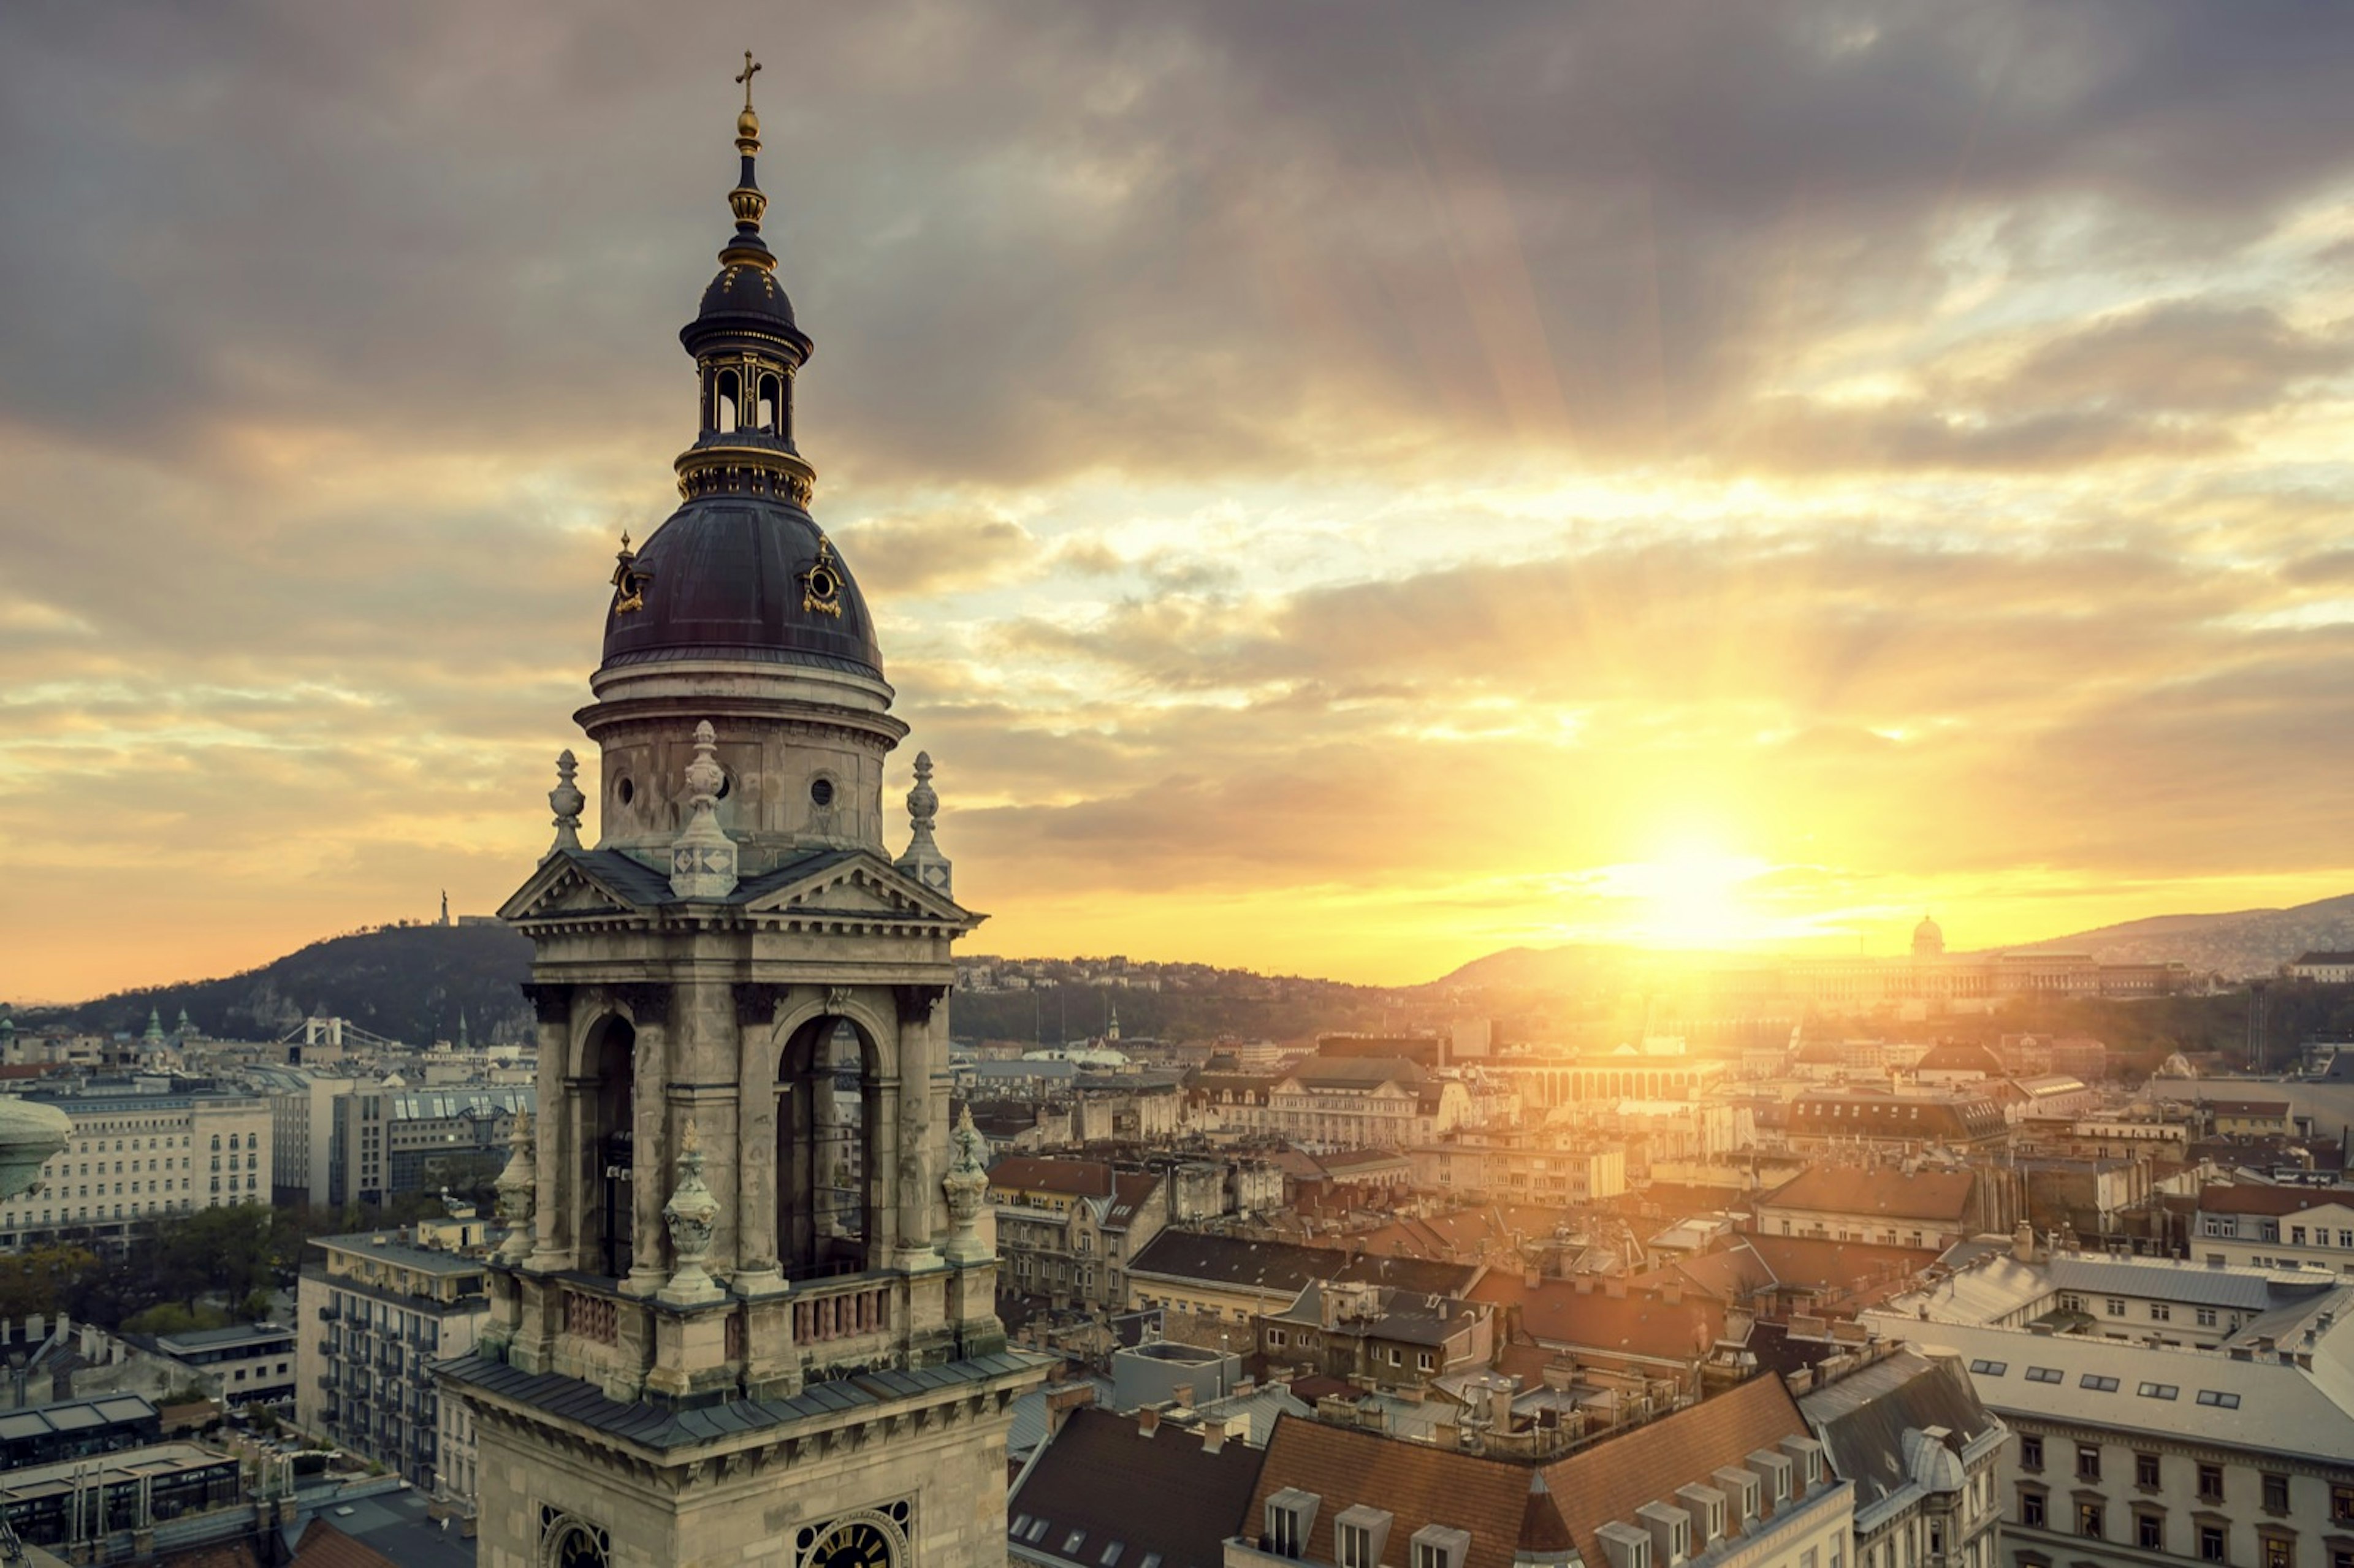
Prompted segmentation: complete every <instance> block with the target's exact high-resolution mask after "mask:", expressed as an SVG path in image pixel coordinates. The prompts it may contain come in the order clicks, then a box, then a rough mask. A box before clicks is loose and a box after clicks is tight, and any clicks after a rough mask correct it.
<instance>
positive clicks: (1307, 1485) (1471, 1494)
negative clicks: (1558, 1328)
mask: <svg viewBox="0 0 2354 1568" xmlns="http://www.w3.org/2000/svg"><path fill="white" fill-rule="evenodd" d="M1804 1436H1809V1434H1808V1429H1807V1424H1806V1420H1805V1418H1804V1417H1803V1416H1801V1415H1800V1414H1799V1412H1798V1407H1797V1402H1796V1401H1794V1400H1793V1399H1792V1398H1791V1397H1790V1393H1789V1390H1788V1389H1787V1387H1786V1386H1784V1384H1783V1382H1782V1380H1781V1379H1780V1378H1778V1377H1757V1378H1752V1379H1750V1380H1749V1381H1748V1382H1747V1383H1742V1384H1740V1385H1739V1386H1738V1387H1735V1388H1733V1389H1729V1390H1727V1391H1726V1392H1725V1393H1721V1394H1718V1395H1717V1396H1716V1397H1715V1398H1713V1399H1708V1400H1703V1401H1702V1402H1701V1403H1700V1404H1696V1405H1692V1406H1691V1407H1689V1408H1687V1409H1684V1410H1681V1411H1678V1412H1676V1413H1675V1414H1671V1415H1664V1416H1661V1417H1660V1418H1659V1419H1658V1420H1656V1421H1653V1422H1650V1423H1649V1424H1648V1425H1641V1426H1637V1427H1633V1428H1630V1429H1629V1430H1628V1431H1626V1432H1623V1433H1620V1434H1617V1435H1616V1436H1610V1437H1606V1438H1603V1439H1601V1440H1600V1441H1597V1442H1595V1443H1592V1444H1589V1445H1587V1446H1585V1447H1583V1448H1580V1449H1579V1450H1577V1451H1576V1452H1575V1453H1574V1454H1571V1455H1570V1456H1568V1457H1566V1458H1562V1459H1556V1460H1554V1461H1553V1462H1552V1463H1551V1464H1548V1465H1542V1466H1540V1465H1532V1464H1526V1463H1521V1462H1515V1461H1512V1460H1507V1459H1493V1458H1489V1457H1484V1456H1481V1455H1476V1454H1467V1453H1462V1452H1458V1451H1457V1450H1454V1449H1448V1448H1438V1447H1434V1446H1429V1445H1427V1444H1422V1443H1409V1442H1404V1441H1401V1440H1399V1439H1396V1438H1392V1437H1385V1436H1381V1435H1380V1434H1378V1433H1373V1432H1367V1431H1363V1430H1360V1429H1356V1428H1351V1427H1343V1426H1331V1425H1324V1424H1323V1423H1320V1422H1317V1421H1310V1420H1303V1419H1301V1418H1299V1417H1298V1416H1292V1415H1287V1416H1284V1417H1282V1418H1281V1419H1279V1420H1278V1422H1277V1423H1276V1426H1275V1431H1274V1433H1273V1435H1272V1436H1270V1437H1269V1438H1268V1440H1267V1462H1266V1463H1265V1464H1264V1465H1263V1466H1262V1467H1260V1470H1259V1477H1258V1484H1257V1488H1256V1489H1254V1490H1253V1492H1252V1495H1251V1500H1250V1509H1249V1511H1248V1512H1247V1514H1246V1516H1245V1518H1244V1520H1243V1521H1242V1526H1241V1533H1242V1534H1243V1535H1244V1536H1246V1537H1247V1538H1254V1539H1255V1538H1257V1536H1258V1535H1259V1534H1260V1533H1261V1532H1262V1531H1264V1530H1265V1528H1266V1523H1265V1521H1266V1510H1267V1499H1268V1498H1270V1497H1272V1496H1273V1495H1274V1494H1275V1493H1277V1492H1278V1491H1280V1490H1282V1489H1285V1488H1287V1487H1293V1488H1297V1489H1299V1490H1301V1491H1304V1492H1311V1493H1313V1494H1315V1496H1316V1497H1317V1498H1319V1499H1320V1503H1319V1506H1318V1508H1317V1510H1316V1520H1315V1524H1314V1526H1313V1528H1312V1529H1311V1530H1310V1533H1309V1538H1308V1540H1307V1542H1305V1543H1304V1548H1305V1549H1304V1550H1303V1552H1301V1555H1302V1557H1304V1558H1310V1559H1314V1560H1316V1561H1319V1562H1324V1563H1331V1562H1333V1561H1335V1560H1336V1556H1337V1553H1336V1552H1335V1551H1334V1544H1333V1540H1332V1521H1333V1519H1334V1518H1335V1516H1337V1515H1338V1514H1339V1513H1340V1512H1341V1510H1343V1509H1346V1508H1348V1507H1350V1506H1352V1504H1356V1503H1370V1504H1372V1505H1373V1506H1375V1507H1377V1508H1380V1509H1382V1510H1384V1511H1385V1512H1387V1513H1388V1514H1389V1515H1390V1516H1391V1520H1392V1522H1391V1525H1390V1541H1391V1542H1392V1543H1393V1544H1394V1543H1396V1542H1400V1541H1403V1540H1407V1539H1410V1538H1411V1537H1412V1536H1413V1535H1414V1533H1415V1531H1418V1530H1421V1529H1423V1528H1424V1527H1425V1526H1426V1525H1432V1524H1437V1525H1444V1526H1448V1527H1451V1528H1454V1529H1457V1530H1463V1531H1469V1533H1470V1536H1471V1546H1470V1551H1469V1556H1468V1559H1467V1561H1466V1563H1465V1565H1464V1568H1511V1563H1512V1562H1513V1559H1514V1556H1515V1555H1516V1553H1518V1552H1556V1553H1557V1552H1566V1551H1569V1550H1572V1549H1575V1551H1577V1552H1580V1553H1581V1554H1582V1555H1583V1556H1584V1558H1585V1561H1586V1562H1587V1563H1604V1562H1606V1561H1607V1559H1606V1556H1605V1554H1604V1552H1602V1549H1601V1542H1600V1538H1599V1537H1598V1536H1597V1535H1596V1533H1595V1532H1596V1531H1597V1530H1599V1529H1600V1528H1601V1527H1602V1526H1603V1525H1605V1524H1607V1523H1609V1522H1610V1521H1611V1520H1621V1521H1624V1522H1627V1523H1630V1524H1631V1523H1633V1522H1634V1520H1635V1510H1637V1509H1638V1508H1640V1507H1642V1506H1643V1505H1644V1504H1645V1503H1647V1502H1653V1501H1662V1500H1667V1499H1672V1498H1673V1496H1674V1495H1675V1490H1676V1489H1677V1488H1678V1487H1680V1486H1685V1485H1689V1484H1691V1483H1693V1482H1702V1483H1705V1482H1707V1481H1708V1479H1709V1477H1710V1474H1711V1472H1712V1471H1714V1470H1715V1469H1716V1468H1718V1467H1720V1466H1724V1465H1739V1464H1741V1463H1742V1461H1743V1460H1744V1458H1745V1457H1747V1456H1748V1455H1749V1454H1750V1453H1751V1452H1753V1451H1754V1450H1755V1449H1759V1448H1773V1447H1775V1446H1777V1445H1778V1444H1779V1443H1780V1442H1781V1440H1782V1439H1783V1438H1784V1437H1804Z"/></svg>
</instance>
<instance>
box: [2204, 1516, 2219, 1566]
mask: <svg viewBox="0 0 2354 1568" xmlns="http://www.w3.org/2000/svg"><path fill="white" fill-rule="evenodd" d="M2199 1561H2200V1562H2201V1563H2221V1562H2222V1561H2223V1527H2222V1526H2221V1525H2220V1524H2202V1525H2200V1527H2199Z"/></svg>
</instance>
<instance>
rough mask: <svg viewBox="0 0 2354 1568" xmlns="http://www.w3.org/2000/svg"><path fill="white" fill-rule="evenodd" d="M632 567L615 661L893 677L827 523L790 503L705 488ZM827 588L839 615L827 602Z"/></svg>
mask: <svg viewBox="0 0 2354 1568" xmlns="http://www.w3.org/2000/svg"><path fill="white" fill-rule="evenodd" d="M780 297H781V294H780ZM821 561H822V562H823V563H824V564H825V566H826V567H827V571H828V572H829V573H830V574H831V575H832V578H833V581H832V582H831V583H829V582H827V581H826V580H825V575H824V574H821V576H820V578H819V580H818V581H817V583H816V584H815V585H814V587H815V588H816V589H817V590H818V591H816V592H814V593H813V592H812V584H811V579H810V570H811V567H815V566H817V565H819V564H820V562H821ZM631 565H632V567H633V568H634V569H635V570H636V571H638V572H641V573H643V574H645V577H644V578H643V588H642V592H643V594H644V596H645V603H644V605H643V607H642V608H641V609H633V610H625V611H609V612H608V613H607V615H606V619H605V662H606V663H607V664H608V665H614V664H641V663H647V662H652V661H655V660H666V659H748V660H753V661H757V662H763V663H781V664H815V665H819V666H822V667H823V668H826V669H832V670H843V671H846V672H849V673H853V674H859V675H871V676H873V677H874V678H875V679H876V680H878V681H879V680H881V679H882V678H883V652H882V650H881V649H880V648H879V647H878V646H876V644H875V622H874V620H873V619H872V618H871V617H870V616H868V614H867V613H866V599H865V596H864V595H863V594H861V593H860V592H859V591H858V585H857V583H856V582H854V581H853V580H852V578H851V576H850V572H849V568H848V567H844V566H843V564H842V560H841V557H840V556H838V555H837V554H836V553H834V551H833V549H832V545H831V544H830V543H829V542H828V541H827V540H826V538H825V535H823V534H822V532H821V531H820V530H819V528H818V525H817V522H816V520H815V519H813V518H812V517H811V516H810V514H808V513H806V512H804V511H802V510H801V508H800V507H799V506H796V505H794V504H793V503H791V502H790V501H788V500H785V499H783V498H781V497H779V496H776V495H767V494H749V495H746V494H717V495H698V496H696V497H695V498H694V499H693V500H691V501H689V502H688V503H686V504H685V505H684V506H682V507H680V508H679V509H678V510H677V511H676V512H673V513H672V514H670V518H669V520H668V521H666V522H665V523H663V525H662V526H661V527H659V528H657V529H655V530H654V534H653V537H652V538H651V539H648V540H647V541H646V542H645V545H644V546H643V547H642V549H640V550H639V551H638V554H637V557H636V559H635V560H634V561H633V562H632V563H631ZM826 588H832V589H833V592H832V603H833V604H834V605H835V606H836V607H837V608H838V609H839V610H840V612H841V613H839V614H828V613H827V612H826V611H825V609H822V608H820V606H821V605H822V602H823V601H824V600H825V599H826V598H827V595H826V593H825V592H824V591H823V590H824V589H826ZM615 597H616V598H617V599H618V598H619V597H620V596H619V595H618V594H617V595H616V596H615Z"/></svg>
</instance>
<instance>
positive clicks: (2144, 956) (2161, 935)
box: [1431, 893, 2354, 991]
mask: <svg viewBox="0 0 2354 1568" xmlns="http://www.w3.org/2000/svg"><path fill="white" fill-rule="evenodd" d="M2316 948H2334V949H2338V950H2348V949H2354V893H2349V894H2340V895H2338V896H2336V897H2333V898H2320V899H2316V900H2315V901H2314V902H2312V903H2310V904H2298V905H2295V906H2291V907H2289V908H2286V909H2239V910H2233V911H2232V912H2231V913H2229V914H2222V915H2153V916H2148V917H2147V918H2146V919H2140V920H2127V921H2124V922H2122V923H2120V924H2118V925H2115V926H2101V927H2095V928H2094V929H2092V930H2090V931H2078V932H2076V933H2074V934H2073V935H2071V936H2066V937H2052V938H2046V939H2045V940H2043V941H2041V942H2028V943H2021V944H2020V945H2019V946H2017V947H2014V948H2000V949H1988V950H1989V951H2003V952H2013V953H2038V952H2042V953H2089V954H2091V955H2092V956H2093V957H2094V958H2095V959H2100V960H2101V961H2102V962H2104V963H2159V962H2164V961H2167V960H2168V959H2177V960H2179V961H2180V962H2182V963H2185V964H2188V965H2189V966H2190V968H2191V969H2193V970H2194V971H2196V972H2199V973H2202V974H2203V973H2207V972H2210V971H2212V972H2214V973H2217V974H2221V975H2224V976H2227V977H2229V978H2231V979H2233V980H2239V979H2243V978H2245V977H2247V976H2250V975H2264V974H2270V973H2272V972H2273V970H2274V969H2278V968H2279V967H2280V966H2281V965H2283V964H2285V963H2287V962H2288V961H2289V960H2290V959H2294V958H2296V956H2297V955H2298V954H2300V953H2304V952H2309V951H2312V950H2314V949H2316ZM1643 956H1644V955H1643V954H1642V953H1641V952H1640V950H1639V949H1637V948H1622V947H1608V946H1598V945H1590V944H1580V945H1573V946H1568V947H1560V948H1504V949H1503V950H1501V951H1500V952H1494V953H1490V954H1489V955H1488V956H1487V957H1485V958H1479V959H1472V960H1471V961H1470V962H1469V963H1468V964H1465V965H1463V966H1462V967H1461V968H1459V969H1456V970H1454V971H1453V972H1452V973H1450V974H1447V975H1445V976H1443V977H1441V978H1440V979H1438V980H1434V981H1432V982H1431V985H1432V987H1433V988H1439V987H1450V986H1452V987H1462V988H1465V989H1469V990H1487V991H1575V990H1577V989H1579V988H1581V987H1584V986H1588V985H1592V984H1594V983H1596V981H1598V980H1605V979H1607V978H1610V977H1612V976H1613V975H1615V974H1617V973H1618V972H1619V971H1622V970H1623V969H1626V968H1627V967H1628V965H1629V964H1631V963H1632V962H1633V961H1635V960H1636V959H1638V958H1639V957H1643ZM1678 957H1679V958H1680V959H1682V960H1684V961H1686V962H1689V963H1692V964H1705V963H1709V962H1711V961H1713V960H1715V959H1721V958H1723V957H1724V955H1722V954H1712V953H1685V954H1680V955H1678ZM1746 957H1747V959H1748V960H1749V961H1755V957H1756V955H1754V954H1753V955H1747V956H1746Z"/></svg>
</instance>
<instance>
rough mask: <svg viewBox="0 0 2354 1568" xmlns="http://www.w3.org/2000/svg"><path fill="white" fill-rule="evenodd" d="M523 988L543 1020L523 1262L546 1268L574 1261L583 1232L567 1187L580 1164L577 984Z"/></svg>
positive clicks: (542, 1270)
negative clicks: (576, 1221) (529, 1235)
mask: <svg viewBox="0 0 2354 1568" xmlns="http://www.w3.org/2000/svg"><path fill="white" fill-rule="evenodd" d="M524 994H525V995H526V996H528V997H530V998H531V1005H532V1011H533V1012H534V1013H535V1014H536V1015H537V1017H538V1020H539V1031H538V1037H539V1084H538V1089H539V1116H538V1118H537V1119H538V1122H539V1144H540V1147H539V1149H538V1150H537V1158H536V1160H535V1162H534V1171H533V1184H534V1187H535V1194H534V1201H533V1203H532V1210H533V1213H532V1245H531V1251H530V1253H529V1255H527V1257H526V1258H525V1260H524V1264H523V1266H524V1267H525V1268H528V1269H531V1270H532V1271H534V1272H535V1273H547V1272H551V1271H553V1270H556V1269H563V1268H571V1267H573V1266H575V1265H574V1258H573V1245H574V1242H575V1239H576V1238H577V1237H578V1234H579V1232H578V1230H577V1229H576V1228H575V1227H574V1225H573V1222H572V1215H573V1198H572V1194H571V1192H568V1191H567V1188H569V1187H570V1186H572V1185H573V1180H572V1179H573V1178H575V1177H576V1176H577V1174H578V1165H579V1160H578V1149H579V1145H578V1142H577V1141H576V1140H577V1139H578V1131H579V1129H578V1125H577V1122H576V1117H577V1113H578V1093H577V1092H576V1091H575V1090H574V1089H573V1087H572V1086H573V1085H574V1084H576V1083H577V1082H578V1080H577V1079H576V1078H575V1077H574V1076H573V1063H572V988H571V987H570V986H568V985H546V984H540V983H533V984H527V985H525V987H524ZM567 1135H569V1138H567Z"/></svg>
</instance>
